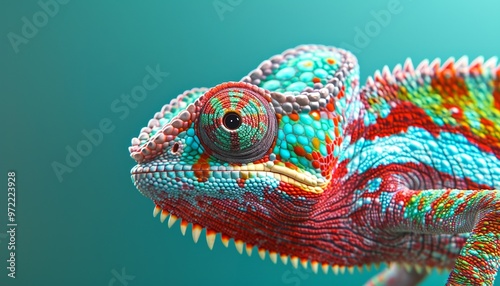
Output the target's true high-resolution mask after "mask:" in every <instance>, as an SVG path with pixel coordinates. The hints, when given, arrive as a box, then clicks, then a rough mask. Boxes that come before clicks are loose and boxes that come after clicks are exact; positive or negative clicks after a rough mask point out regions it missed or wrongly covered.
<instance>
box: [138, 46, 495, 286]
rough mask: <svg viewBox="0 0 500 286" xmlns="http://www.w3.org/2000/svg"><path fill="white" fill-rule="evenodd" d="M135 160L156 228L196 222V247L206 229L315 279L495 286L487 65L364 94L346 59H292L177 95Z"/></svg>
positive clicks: (383, 75)
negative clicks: (428, 279) (362, 277)
mask: <svg viewBox="0 0 500 286" xmlns="http://www.w3.org/2000/svg"><path fill="white" fill-rule="evenodd" d="M230 113H237V114H239V117H238V118H237V119H238V120H239V121H238V122H239V123H238V124H236V123H235V121H234V120H233V119H234V115H232V116H233V117H232V118H229V121H231V122H229V121H226V120H227V118H228V116H227V114H230ZM227 124H229V125H227ZM231 124H236V125H231ZM227 126H230V127H231V128H228V127H227ZM234 127H236V128H234ZM233 128H234V129H233ZM130 153H131V156H132V158H134V159H135V160H136V161H137V165H136V166H135V167H134V168H133V169H132V171H131V172H132V180H133V182H134V184H135V186H136V187H137V188H138V189H139V191H140V192H141V193H142V194H143V195H145V196H147V197H149V198H150V199H152V200H153V201H154V203H155V205H156V207H155V211H154V214H155V215H156V214H158V213H159V212H160V211H161V220H162V221H164V220H165V219H166V218H167V216H168V214H170V217H169V219H168V224H169V226H172V224H173V223H175V221H176V219H177V218H182V222H181V230H182V231H183V233H185V231H186V227H187V225H188V223H192V225H193V227H192V230H193V239H194V240H195V241H197V240H198V237H199V235H200V232H201V231H202V229H204V228H205V229H206V236H207V243H208V245H209V247H210V248H212V246H213V243H214V239H215V237H216V234H217V233H220V236H221V239H222V242H223V243H224V244H225V245H226V246H227V243H228V240H229V239H231V238H232V239H234V241H235V245H236V248H237V249H238V251H239V252H240V253H241V252H242V251H243V249H244V248H245V247H244V246H245V245H246V251H247V253H249V254H250V253H251V251H252V249H253V248H254V247H255V248H257V249H258V250H259V255H261V257H264V256H265V254H266V251H267V252H268V253H269V256H270V258H271V260H272V261H274V262H276V260H277V257H278V256H280V258H281V260H282V261H283V262H284V263H286V262H287V261H291V263H292V264H293V265H294V266H295V267H297V265H298V263H299V262H300V263H301V264H302V265H303V266H304V267H307V265H308V263H310V265H311V267H312V269H313V270H314V271H317V269H318V267H319V266H321V267H322V269H323V270H324V271H325V272H326V271H328V269H329V268H332V270H333V272H335V273H337V272H344V270H345V269H346V268H347V269H348V270H349V271H351V272H352V270H353V267H356V266H357V267H358V268H362V267H363V265H367V266H369V265H371V264H376V265H377V264H378V263H381V262H389V263H392V264H391V265H392V266H391V267H390V268H388V269H386V270H385V271H383V272H382V273H380V274H379V275H378V276H376V277H374V278H373V279H372V280H371V281H369V282H367V284H366V285H416V284H417V283H418V282H419V281H421V280H422V279H423V278H424V277H425V275H426V273H428V272H429V271H430V269H432V268H434V267H436V268H438V269H443V268H447V269H451V273H450V276H449V279H448V282H447V285H492V284H493V281H494V277H495V275H496V272H497V268H498V266H499V257H500V250H499V249H498V245H499V235H500V217H499V216H500V214H499V210H500V197H499V192H498V191H497V190H498V189H499V187H500V160H499V158H500V68H499V67H498V66H497V65H496V59H490V60H488V61H486V62H484V61H483V60H482V59H481V58H479V59H476V60H475V61H473V62H472V63H470V64H469V63H468V60H467V59H466V58H461V59H460V60H458V61H454V60H453V59H450V60H448V61H446V62H445V63H444V64H440V62H439V60H435V61H433V62H432V63H429V62H428V61H424V62H422V63H421V64H420V65H419V66H418V67H417V68H414V67H413V65H412V63H411V61H409V60H407V61H406V63H405V64H404V66H400V65H398V66H396V67H395V68H394V69H393V71H392V72H390V71H389V69H388V68H387V67H385V68H384V69H383V70H382V72H377V73H375V75H374V77H373V78H372V77H370V78H369V79H368V80H367V82H366V84H365V85H364V86H362V87H360V84H359V69H358V64H357V60H356V58H355V57H354V56H353V55H352V54H350V53H349V52H347V51H344V50H341V49H336V48H333V47H325V46H313V45H309V46H300V47H297V48H295V49H291V50H287V51H285V52H284V53H283V54H281V55H277V56H274V57H272V58H271V59H270V60H267V61H264V62H263V63H262V64H261V65H260V66H259V67H258V68H257V69H256V70H254V71H252V72H251V73H250V74H249V75H248V76H246V77H244V78H243V79H242V80H241V81H240V82H227V83H223V84H220V85H218V86H216V87H214V88H212V89H204V88H202V89H193V90H189V91H186V92H185V93H184V94H182V95H180V96H178V97H177V98H176V99H174V100H172V102H171V103H170V104H167V105H165V106H164V107H163V108H162V110H161V111H160V112H158V113H157V114H155V117H154V118H153V119H152V120H150V122H149V124H148V126H147V127H145V128H143V129H142V130H141V134H140V135H139V137H138V138H134V139H133V140H132V146H131V147H130Z"/></svg>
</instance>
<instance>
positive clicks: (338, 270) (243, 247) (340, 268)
mask: <svg viewBox="0 0 500 286" xmlns="http://www.w3.org/2000/svg"><path fill="white" fill-rule="evenodd" d="M158 214H160V221H161V223H163V222H165V221H167V226H168V228H171V227H172V226H173V225H174V224H175V223H176V222H177V220H179V221H180V230H181V233H182V235H183V236H185V235H186V232H187V228H188V225H189V224H191V223H189V222H188V221H186V220H184V219H182V218H180V217H178V216H176V215H174V214H170V213H169V212H167V211H165V210H163V209H162V208H161V207H160V206H159V205H155V207H154V209H153V217H157V216H158ZM191 225H192V227H191V231H192V238H193V241H194V243H197V242H198V241H199V239H200V236H201V233H202V232H203V231H204V230H205V237H206V243H207V246H208V248H209V249H210V250H212V249H213V247H214V245H215V241H216V239H217V236H218V235H219V237H220V240H221V242H222V244H223V245H224V246H225V247H226V248H227V247H229V241H230V240H231V239H232V238H231V237H229V236H227V235H225V234H223V233H218V232H216V231H213V230H210V229H208V228H205V227H203V226H201V225H199V224H196V223H193V224H191ZM233 243H234V246H235V248H236V250H237V251H238V253H239V254H243V252H244V251H245V252H246V254H247V255H248V256H251V255H252V253H253V251H254V248H257V252H258V255H259V257H260V258H261V259H262V260H265V258H266V253H267V255H268V256H269V259H270V260H271V262H272V263H273V264H277V262H278V258H279V260H280V261H281V262H282V263H283V264H284V265H287V264H288V262H290V264H291V265H292V266H293V267H294V268H296V269H297V268H298V267H299V264H300V265H301V266H302V267H303V268H304V269H307V268H308V266H309V265H310V267H311V270H312V271H313V272H314V273H315V274H317V273H318V272H319V271H318V270H319V268H321V269H322V271H323V273H324V274H328V272H329V270H330V269H331V271H332V272H333V273H334V274H335V275H338V274H345V273H346V272H347V273H349V274H354V271H355V269H357V270H358V271H359V273H362V272H363V269H365V268H366V270H367V271H371V268H372V265H373V266H374V268H375V269H376V270H378V269H379V268H380V265H381V264H382V266H383V267H384V266H385V267H387V268H388V267H391V266H392V265H394V264H393V263H394V262H390V261H387V262H381V263H380V262H376V263H372V264H362V265H350V266H349V265H340V264H330V263H320V262H318V261H315V260H310V259H307V258H300V257H298V256H295V255H293V254H283V253H278V252H276V251H273V250H267V249H264V248H260V247H254V246H253V245H251V244H249V243H246V242H244V241H243V240H240V239H233ZM400 266H402V267H404V268H405V269H406V271H408V272H410V271H416V272H417V273H419V274H422V273H424V274H425V273H427V274H430V273H432V271H433V269H434V268H433V267H431V266H427V265H420V264H409V263H401V264H400ZM435 269H436V270H437V272H438V273H439V274H441V273H442V271H443V270H446V271H449V270H450V269H448V268H446V267H445V268H441V267H437V268H435Z"/></svg>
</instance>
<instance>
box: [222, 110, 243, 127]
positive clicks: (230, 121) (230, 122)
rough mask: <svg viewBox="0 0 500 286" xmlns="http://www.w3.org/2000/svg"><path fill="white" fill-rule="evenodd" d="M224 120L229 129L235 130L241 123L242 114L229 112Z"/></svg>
mask: <svg viewBox="0 0 500 286" xmlns="http://www.w3.org/2000/svg"><path fill="white" fill-rule="evenodd" d="M222 121H223V123H224V126H226V128H227V129H229V130H235V129H238V127H240V125H241V116H240V115H239V114H238V113H236V112H228V113H226V115H224V118H223V119H222Z"/></svg>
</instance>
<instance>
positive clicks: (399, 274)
mask: <svg viewBox="0 0 500 286" xmlns="http://www.w3.org/2000/svg"><path fill="white" fill-rule="evenodd" d="M426 275H427V274H426V273H417V271H416V270H415V269H412V270H410V271H407V270H406V269H405V268H404V267H402V266H401V265H399V264H397V263H393V264H391V266H390V267H389V268H387V269H386V270H384V271H383V272H381V273H380V274H378V275H377V276H375V277H373V278H372V279H370V281H368V282H367V283H366V284H365V285H364V286H401V285H405V286H415V285H418V283H419V282H420V281H422V279H424V278H425V276H426Z"/></svg>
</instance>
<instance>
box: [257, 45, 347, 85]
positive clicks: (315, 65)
mask: <svg viewBox="0 0 500 286" xmlns="http://www.w3.org/2000/svg"><path fill="white" fill-rule="evenodd" d="M340 60H341V55H340V54H339V53H338V52H336V51H327V50H311V51H304V52H303V53H301V54H297V55H295V56H294V57H290V58H288V59H287V60H285V61H283V62H282V63H281V64H280V65H279V66H276V67H275V68H274V69H273V70H272V72H271V73H270V74H269V75H267V77H266V78H265V80H263V81H261V82H260V84H259V86H260V87H262V88H264V89H267V90H270V91H277V92H285V91H296V92H301V91H302V90H304V89H305V88H306V87H313V86H314V84H315V83H322V84H326V83H327V82H328V81H329V80H331V79H332V78H333V76H334V74H335V72H336V71H337V69H338V68H339V63H340Z"/></svg>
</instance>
